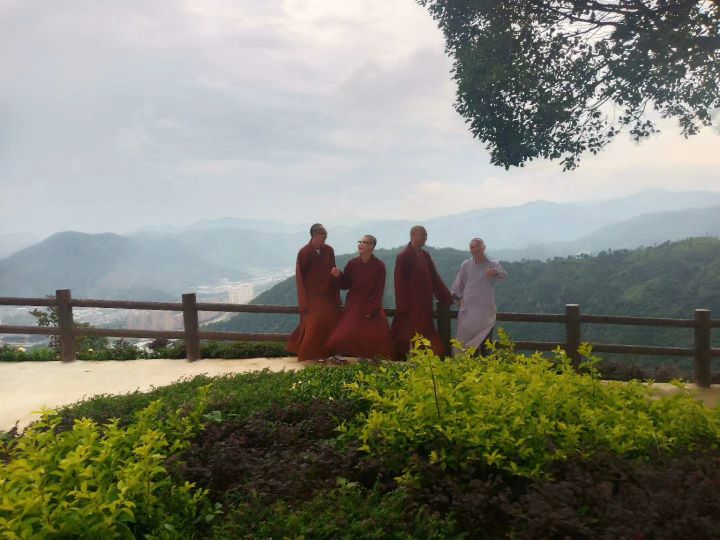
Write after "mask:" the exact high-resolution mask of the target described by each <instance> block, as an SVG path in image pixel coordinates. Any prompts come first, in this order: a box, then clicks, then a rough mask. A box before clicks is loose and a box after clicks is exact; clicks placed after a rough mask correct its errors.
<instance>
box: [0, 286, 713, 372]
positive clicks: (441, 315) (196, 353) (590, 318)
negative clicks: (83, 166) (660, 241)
mask: <svg viewBox="0 0 720 540" xmlns="http://www.w3.org/2000/svg"><path fill="white" fill-rule="evenodd" d="M0 305H2V306H46V307H47V306H55V307H56V309H57V316H58V317H57V318H58V324H57V326H55V327H39V326H8V325H5V326H3V325H0V334H40V335H49V336H60V358H61V360H62V361H63V362H71V361H73V360H75V359H76V351H75V337H77V336H105V337H130V338H153V339H156V338H168V339H184V340H185V347H186V352H187V359H188V360H189V361H191V362H192V361H195V360H199V359H200V357H201V356H200V340H203V339H212V340H226V341H279V342H284V341H287V340H288V338H289V337H290V334H270V333H263V334H251V333H241V332H205V331H202V330H200V326H199V324H198V312H199V311H215V312H234V313H285V314H298V313H299V312H300V311H299V309H298V307H297V306H267V305H251V304H216V303H204V302H198V301H197V299H196V297H195V294H194V293H190V294H183V295H182V302H181V303H173V302H134V301H124V300H82V299H74V298H72V295H71V294H70V291H69V290H68V289H60V290H58V291H57V292H56V296H55V298H4V297H0ZM80 307H84V308H110V309H113V308H114V309H142V310H165V311H182V313H183V322H184V330H177V331H170V330H125V329H113V328H88V327H82V326H76V325H75V324H74V323H73V308H80ZM385 312H386V314H387V315H388V316H390V317H392V316H393V315H394V314H395V310H394V309H386V310H385ZM435 317H436V321H437V327H438V332H439V333H440V336H441V337H442V339H443V341H444V342H445V344H446V347H449V343H450V323H451V319H453V318H456V317H457V311H452V310H450V308H449V307H447V306H443V305H441V304H438V305H437V308H436V311H435ZM497 319H498V321H509V322H510V321H511V322H530V323H556V324H564V325H565V341H564V342H562V343H561V342H547V341H516V342H515V346H516V348H517V349H519V350H536V351H551V350H553V349H555V348H556V347H558V346H559V347H562V348H563V349H565V350H566V351H568V355H569V356H570V357H571V358H572V359H573V361H575V362H578V361H579V360H580V358H579V355H578V353H577V349H578V347H579V346H580V343H581V341H582V333H581V326H580V325H581V324H582V323H593V324H618V325H632V326H654V327H661V328H693V329H694V333H695V346H694V347H692V348H682V347H651V346H646V345H617V344H610V343H594V344H593V350H594V351H596V352H600V353H620V354H639V355H655V356H684V357H692V358H694V360H695V382H696V383H697V384H698V385H700V386H710V364H711V358H712V357H720V348H718V349H713V348H712V346H711V329H712V328H720V320H712V319H711V318H710V311H709V310H707V309H696V310H695V316H694V318H692V319H669V318H655V317H617V316H608V315H584V314H582V313H581V312H580V306H579V305H578V304H567V305H566V306H565V313H562V314H538V313H498V314H497ZM448 350H449V349H448Z"/></svg>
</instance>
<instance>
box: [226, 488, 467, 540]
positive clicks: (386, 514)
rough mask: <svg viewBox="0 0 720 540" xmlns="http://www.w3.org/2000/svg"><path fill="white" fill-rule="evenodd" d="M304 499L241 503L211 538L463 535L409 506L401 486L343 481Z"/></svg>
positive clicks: (423, 509) (442, 520) (421, 509)
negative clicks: (369, 486)
mask: <svg viewBox="0 0 720 540" xmlns="http://www.w3.org/2000/svg"><path fill="white" fill-rule="evenodd" d="M338 484H339V487H337V488H334V489H330V490H327V491H325V492H323V493H320V494H318V495H317V496H316V497H314V498H313V499H311V500H310V501H308V502H307V503H304V504H302V503H300V504H292V503H287V502H284V501H281V502H278V503H276V504H274V505H269V506H268V505H262V504H257V503H255V504H254V503H252V502H248V503H242V504H240V505H238V506H237V507H235V508H234V509H233V510H232V511H231V513H230V514H229V515H228V516H227V518H226V519H225V520H223V521H222V522H221V523H218V525H216V527H215V530H214V533H215V537H216V538H317V539H325V538H328V539H330V538H332V539H335V538H344V539H349V540H350V539H352V540H355V539H362V538H378V539H385V538H388V539H398V540H399V539H408V540H410V539H413V538H427V539H438V540H440V539H445V538H463V537H465V536H464V535H462V534H459V533H458V532H457V531H456V530H455V528H454V523H453V521H452V520H451V519H449V518H445V517H442V516H439V515H437V514H434V513H432V512H430V511H429V510H428V509H427V508H426V507H423V506H420V507H418V506H416V505H413V504H410V503H411V501H409V500H408V499H407V498H406V496H405V493H404V492H403V491H402V490H396V491H392V492H390V493H383V492H382V491H381V490H379V489H374V490H365V489H363V488H361V487H359V486H357V485H356V484H354V483H352V482H347V481H344V480H342V479H340V480H339V481H338Z"/></svg>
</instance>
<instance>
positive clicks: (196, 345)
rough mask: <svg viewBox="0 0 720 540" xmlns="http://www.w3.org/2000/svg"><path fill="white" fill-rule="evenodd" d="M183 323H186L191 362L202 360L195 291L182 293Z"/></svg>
mask: <svg viewBox="0 0 720 540" xmlns="http://www.w3.org/2000/svg"><path fill="white" fill-rule="evenodd" d="M182 305H183V323H184V325H185V354H186V356H187V359H188V360H189V361H190V362H194V361H195V360H200V338H199V337H198V333H199V332H200V325H199V324H198V311H197V299H196V298H195V293H188V294H183V295H182Z"/></svg>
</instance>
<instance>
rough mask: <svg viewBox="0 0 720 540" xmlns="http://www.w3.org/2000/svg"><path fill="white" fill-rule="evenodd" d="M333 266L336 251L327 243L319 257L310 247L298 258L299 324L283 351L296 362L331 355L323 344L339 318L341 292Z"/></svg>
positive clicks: (296, 273)
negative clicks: (292, 354)
mask: <svg viewBox="0 0 720 540" xmlns="http://www.w3.org/2000/svg"><path fill="white" fill-rule="evenodd" d="M333 266H335V252H334V251H333V248H331V247H330V246H328V245H327V244H322V245H321V246H320V253H319V254H318V253H317V252H316V251H315V248H313V246H312V244H310V243H308V245H306V246H305V247H303V248H302V249H301V250H300V251H299V252H298V256H297V264H296V265H295V281H296V283H297V295H298V305H299V306H300V324H299V325H298V327H297V328H296V329H295V331H294V332H293V333H292V335H291V336H290V340H289V341H288V343H287V347H286V350H287V351H288V352H291V353H294V354H297V356H298V360H315V359H318V358H327V357H328V356H329V355H330V350H329V349H328V347H327V345H326V342H327V339H328V337H329V336H330V334H331V333H332V331H333V330H334V329H335V326H336V325H337V322H338V319H339V318H340V291H339V290H338V288H337V285H336V283H335V280H334V278H333V277H332V275H331V274H330V269H331V268H332V267H333Z"/></svg>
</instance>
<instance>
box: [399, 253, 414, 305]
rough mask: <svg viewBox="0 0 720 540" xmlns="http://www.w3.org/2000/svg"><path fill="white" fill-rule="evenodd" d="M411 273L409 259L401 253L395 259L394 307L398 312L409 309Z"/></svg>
mask: <svg viewBox="0 0 720 540" xmlns="http://www.w3.org/2000/svg"><path fill="white" fill-rule="evenodd" d="M411 273H412V268H411V267H410V260H409V259H408V258H407V257H403V255H402V253H401V254H400V255H398V257H397V259H396V260H395V308H396V309H397V313H398V314H406V313H407V312H408V310H409V309H410V278H411V277H412V276H411Z"/></svg>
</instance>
